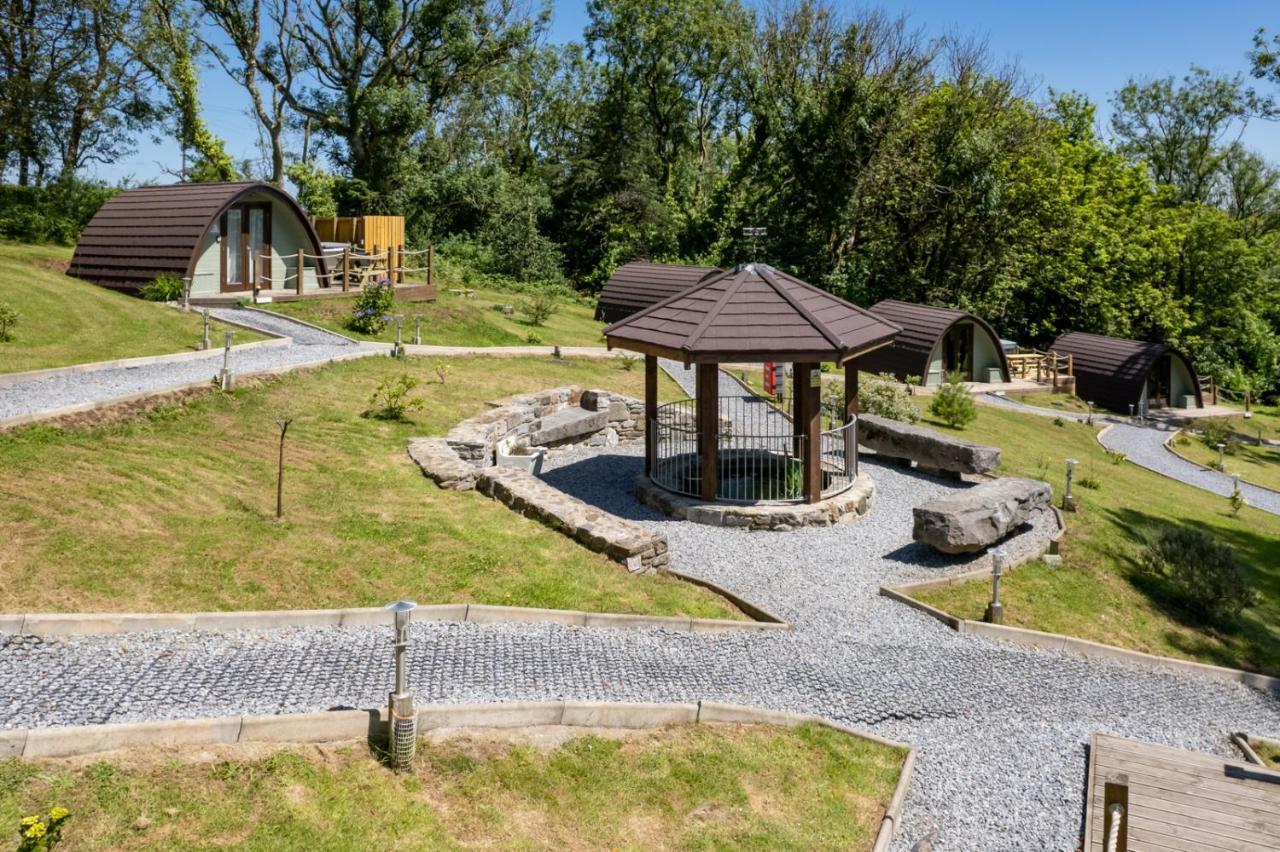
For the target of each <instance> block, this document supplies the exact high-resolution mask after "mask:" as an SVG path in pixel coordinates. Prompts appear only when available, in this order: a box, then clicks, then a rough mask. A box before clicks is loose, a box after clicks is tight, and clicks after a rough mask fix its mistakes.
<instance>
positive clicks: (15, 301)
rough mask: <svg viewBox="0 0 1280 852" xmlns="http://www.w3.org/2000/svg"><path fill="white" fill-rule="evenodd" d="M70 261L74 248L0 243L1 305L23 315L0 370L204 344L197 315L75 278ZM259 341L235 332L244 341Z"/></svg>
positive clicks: (0, 353) (3, 346) (3, 350)
mask: <svg viewBox="0 0 1280 852" xmlns="http://www.w3.org/2000/svg"><path fill="white" fill-rule="evenodd" d="M70 261H71V249H68V248H62V247H59V246H32V245H23V244H18V243H3V242H0V303H3V304H7V305H9V306H11V307H12V308H13V309H14V310H16V311H17V312H18V314H19V319H18V325H17V328H16V329H15V331H14V335H13V340H11V341H9V342H8V343H3V342H0V373H16V372H21V371H24V370H40V369H45V368H47V367H65V366H68V365H70V364H83V363H85V362H88V361H109V360H114V359H116V358H133V357H138V356H142V355H165V354H169V353H172V352H190V351H192V350H194V349H195V348H196V346H197V344H199V342H200V336H201V329H202V321H201V319H200V317H199V315H198V314H195V313H190V314H183V313H180V312H179V311H175V310H173V309H172V308H168V307H165V306H164V305H158V304H155V303H152V302H145V301H143V300H141V299H138V298H135V297H133V296H126V295H123V294H121V293H116V292H113V291H111V290H107V289H104V288H102V287H99V286H97V285H95V284H90V283H88V282H87V281H81V280H79V279H77V278H71V277H70V276H68V275H66V274H65V270H66V268H67V264H68V263H70ZM222 328H223V326H222V325H221V323H219V324H218V334H219V337H218V340H221V336H220V335H221V330H222ZM260 339H262V336H261V335H258V334H254V333H253V332H250V331H245V330H243V329H237V330H236V342H238V343H248V342H249V341H251V340H260Z"/></svg>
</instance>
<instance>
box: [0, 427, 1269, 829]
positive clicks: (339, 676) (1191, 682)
mask: <svg viewBox="0 0 1280 852" xmlns="http://www.w3.org/2000/svg"><path fill="white" fill-rule="evenodd" d="M637 453H638V449H637V448H636V447H632V446H626V447H621V448H614V449H613V450H609V451H604V452H596V451H586V450H572V451H565V452H560V453H555V454H553V456H551V457H550V458H549V459H548V471H547V473H546V478H547V480H548V481H550V482H552V483H554V484H555V485H557V486H558V487H560V488H563V489H565V490H566V491H569V492H571V493H574V494H577V495H578V496H580V497H582V498H584V499H590V500H593V501H596V502H598V503H600V504H601V505H602V506H604V507H605V508H608V509H610V510H612V511H615V512H617V513H618V514H620V515H623V516H625V517H631V518H634V519H636V520H637V521H638V522H640V523H642V524H645V525H650V526H653V527H656V528H659V529H661V530H662V531H664V532H665V533H666V534H667V536H668V538H669V540H670V545H671V552H672V556H673V559H674V562H675V566H676V567H677V568H679V569H680V570H682V571H686V572H689V573H692V574H697V575H700V576H703V577H707V578H709V579H712V580H715V581H716V582H719V583H722V584H724V585H726V586H728V587H730V588H732V589H734V590H735V591H736V592H739V593H741V594H744V595H746V596H748V597H750V598H752V599H753V600H756V601H757V602H759V603H760V604H762V605H764V606H766V607H768V608H770V609H772V610H774V611H776V612H778V613H779V614H780V615H782V616H784V617H786V618H788V619H790V620H791V621H792V622H793V623H794V625H795V628H796V629H795V631H794V632H792V633H788V634H772V633H771V634H763V635H757V634H725V635H711V636H703V635H689V634H677V633H668V632H665V631H660V630H637V631H609V630H586V629H577V628H568V627H562V626H559V625H549V624H544V625H476V624H447V623H422V624H417V625H415V626H414V628H413V631H414V646H413V654H412V662H411V668H412V671H411V683H412V684H413V685H414V688H415V690H416V692H417V694H418V696H419V698H420V699H421V700H423V701H433V702H441V701H449V702H473V701H501V700H537V699H548V698H563V699H577V700H629V701H664V700H665V701H694V700H698V699H718V700H724V701H733V702H739V703H747V704H755V705H763V706H768V707H773V708H777V709H787V710H795V711H803V712H810V713H819V714H822V715H824V716H828V717H830V718H832V719H835V720H838V721H842V722H845V723H849V724H853V725H856V726H858V727H861V728H864V729H867V730H871V731H874V732H876V733H879V734H882V735H885V736H889V737H894V738H898V739H901V740H904V741H907V742H910V743H912V744H914V745H916V746H918V747H919V748H920V750H921V759H920V763H919V765H918V771H917V775H916V778H915V781H914V783H913V785H912V788H911V793H910V796H909V798H908V801H907V808H906V819H905V822H904V829H903V834H902V836H901V838H900V840H899V841H898V843H897V847H896V848H898V849H900V850H909V849H916V848H920V849H925V848H931V849H935V850H943V849H963V850H969V849H973V850H990V849H993V848H998V849H1028V850H1046V849H1050V850H1051V849H1062V850H1068V849H1071V848H1073V846H1074V844H1075V842H1076V838H1077V836H1078V832H1079V828H1080V820H1081V815H1082V810H1081V808H1082V798H1081V797H1082V788H1083V781H1084V769H1085V743H1086V742H1087V740H1088V737H1089V734H1090V733H1091V732H1092V731H1094V730H1103V731H1107V732H1109V733H1114V734H1119V735H1125V736H1134V737H1141V738H1143V739H1149V740H1153V741H1156V742H1163V743H1167V744H1170V745H1178V746H1185V747H1191V748H1198V749H1203V750H1212V751H1216V752H1219V753H1222V754H1228V753H1229V749H1228V746H1227V740H1226V736H1227V733H1228V732H1229V731H1234V730H1247V731H1251V732H1255V733H1258V734H1262V735H1270V736H1277V735H1280V701H1277V700H1276V699H1274V698H1269V697H1266V696H1264V695H1262V694H1261V693H1258V692H1255V691H1252V690H1249V689H1247V688H1245V687H1241V686H1234V685H1225V684H1215V683H1209V682H1202V681H1198V680H1195V679H1191V678H1188V677H1186V676H1184V675H1180V674H1175V673H1172V672H1167V671H1162V670H1157V669H1146V668H1136V667H1131V666H1125V665H1120V664H1111V663H1105V662H1098V661H1088V660H1084V659H1082V658H1078V657H1073V656H1069V655H1065V654H1060V653H1051V652H1043V651H1036V650H1032V649H1027V648H1019V647H1013V646H1003V645H1000V644H998V643H993V642H990V641H987V640H983V639H980V638H977V637H973V636H966V635H960V634H956V633H953V632H951V631H950V630H948V629H946V628H945V627H943V626H942V625H941V624H939V623H937V622H936V621H933V620H932V619H929V618H927V617H925V616H923V615H921V614H919V613H916V612H915V611H913V610H911V609H908V608H906V607H903V606H900V605H898V604H894V603H893V602H891V601H889V600H887V599H885V598H881V597H879V596H878V595H877V594H876V592H877V589H878V586H879V585H880V584H881V583H882V582H884V581H886V580H906V579H914V578H919V577H927V576H935V575H937V574H939V573H940V572H943V571H950V570H957V569H959V568H962V567H963V566H964V564H965V562H964V560H958V559H955V558H943V557H939V556H937V555H934V554H932V553H931V552H929V551H927V550H925V549H923V548H921V547H919V546H917V545H915V544H913V543H912V542H911V537H910V511H909V509H910V507H911V505H913V504H914V503H917V502H919V501H921V500H924V499H927V498H928V497H930V496H932V495H935V494H940V493H944V492H945V491H947V490H949V489H952V488H957V487H963V486H960V485H958V484H956V483H950V482H943V481H940V480H935V479H932V478H930V477H927V476H924V475H921V474H918V473H915V472H912V471H908V470H904V469H902V468H899V467H885V466H880V465H876V464H875V463H874V462H870V461H868V462H864V464H865V465H866V468H867V470H868V472H869V473H870V474H871V476H872V477H873V478H874V479H875V482H876V486H877V496H876V503H875V506H874V508H873V509H872V512H871V514H870V516H868V518H865V519H863V520H862V521H859V522H858V523H854V524H849V525H845V526H840V527H833V528H829V529H805V530H796V531H793V532H790V533H785V534H766V533H748V532H744V531H742V530H733V529H722V528H715V527H707V526H700V525H694V524H687V523H681V522H676V521H673V520H670V519H668V518H666V517H665V516H660V515H657V514H655V513H653V512H651V511H650V510H648V509H645V508H644V507H642V506H640V505H639V504H638V503H636V502H635V501H634V500H633V499H632V498H630V497H628V496H626V494H627V492H628V490H629V489H628V487H627V486H628V484H629V483H630V481H631V479H632V478H633V477H634V475H635V473H636V472H637V471H638V470H639V469H640V464H641V461H640V458H639V456H638V455H637ZM390 632H391V631H390V630H389V629H381V628H379V629H372V628H360V629H293V630H279V631H245V632H240V633H233V634H229V635H219V634H162V633H153V634H132V635H124V636H121V635H114V636H100V637H74V638H63V639H58V638H48V639H37V638H32V637H12V638H9V639H7V640H0V725H3V726H25V725H66V724H76V723H101V722H109V721H127V720H138V719H154V718H180V717H191V716H210V715H219V714H233V713H241V712H260V713H280V712H293V711H309V710H320V709H326V708H332V707H373V706H379V705H381V704H382V703H383V702H384V700H385V697H386V691H387V688H388V684H389V683H390V679H391V668H390V660H391V647H390ZM993 837H999V838H1000V840H999V842H997V843H994V844H993V841H992V838H993ZM924 841H927V842H928V843H929V844H932V845H922V846H919V847H917V846H916V844H917V843H921V842H924Z"/></svg>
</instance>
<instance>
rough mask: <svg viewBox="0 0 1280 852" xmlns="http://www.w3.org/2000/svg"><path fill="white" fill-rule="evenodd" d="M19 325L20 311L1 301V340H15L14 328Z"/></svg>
mask: <svg viewBox="0 0 1280 852" xmlns="http://www.w3.org/2000/svg"><path fill="white" fill-rule="evenodd" d="M17 325H18V312H17V311H16V310H14V309H13V306H12V305H10V304H8V303H6V302H0V341H3V342H6V343H7V342H8V341H10V340H13V329H14V328H15V327H16V326H17Z"/></svg>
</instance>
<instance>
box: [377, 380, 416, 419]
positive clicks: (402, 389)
mask: <svg viewBox="0 0 1280 852" xmlns="http://www.w3.org/2000/svg"><path fill="white" fill-rule="evenodd" d="M417 386H418V380H417V379H415V378H414V377H413V376H410V375H409V374H408V373H401V374H400V375H398V376H394V377H393V376H388V377H387V378H385V379H383V380H382V381H380V382H378V386H377V387H376V388H374V389H373V395H372V396H370V397H369V410H368V411H366V412H365V413H364V414H365V416H366V417H374V418H377V419H378V420H403V419H404V416H405V415H406V414H408V413H409V412H410V411H417V410H418V409H419V408H421V407H422V406H423V400H422V397H417V396H409V394H410V393H411V392H412V391H413V389H414V388H416V387H417Z"/></svg>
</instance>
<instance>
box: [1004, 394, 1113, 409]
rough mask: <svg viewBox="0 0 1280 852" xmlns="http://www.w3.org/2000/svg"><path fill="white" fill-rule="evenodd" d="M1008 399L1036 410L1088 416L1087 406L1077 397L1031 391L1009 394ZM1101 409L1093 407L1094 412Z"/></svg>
mask: <svg viewBox="0 0 1280 852" xmlns="http://www.w3.org/2000/svg"><path fill="white" fill-rule="evenodd" d="M1007 396H1008V398H1009V399H1011V400H1013V401H1014V402H1020V403H1022V404H1023V405H1034V406H1035V407H1036V408H1052V409H1055V410H1057V411H1069V412H1072V413H1077V414H1088V413H1089V406H1088V405H1087V404H1086V403H1085V401H1084V400H1083V399H1081V398H1080V397H1078V396H1072V395H1071V394H1067V393H1053V392H1051V391H1032V392H1030V393H1011V394H1007ZM1101 410H1102V409H1100V408H1097V407H1095V408H1094V411H1095V412H1100V411H1101Z"/></svg>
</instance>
